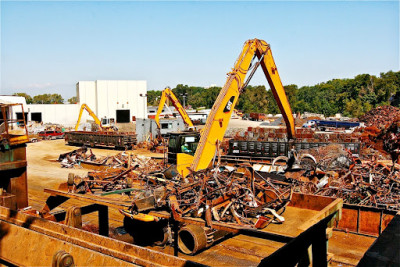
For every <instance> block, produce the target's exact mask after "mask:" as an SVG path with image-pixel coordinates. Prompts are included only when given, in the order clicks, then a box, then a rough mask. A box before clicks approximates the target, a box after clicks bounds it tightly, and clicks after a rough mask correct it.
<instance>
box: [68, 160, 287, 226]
mask: <svg viewBox="0 0 400 267" xmlns="http://www.w3.org/2000/svg"><path fill="white" fill-rule="evenodd" d="M117 158H120V159H121V161H124V162H126V163H127V165H126V166H124V167H121V166H120V165H118V166H116V167H115V168H108V169H106V170H103V171H93V172H89V173H88V176H87V177H84V178H81V177H78V176H72V177H69V180H68V187H69V192H72V193H81V194H87V193H88V194H95V195H101V196H105V195H111V194H121V193H123V194H126V195H128V196H129V198H130V199H131V200H132V206H131V208H130V210H129V215H132V216H133V215H137V214H143V213H148V212H149V211H153V210H164V211H168V212H172V213H173V214H174V216H179V217H192V218H202V219H204V220H205V221H206V224H207V225H208V226H212V224H213V222H223V223H229V224H235V225H241V226H247V227H255V228H264V227H265V226H266V225H267V224H269V223H271V222H279V223H281V222H283V221H284V218H283V217H282V216H281V214H282V213H283V211H284V210H285V209H284V208H285V206H286V205H287V204H288V203H289V201H290V199H291V195H292V188H291V187H287V183H282V182H279V181H273V180H271V179H265V178H262V177H255V176H254V172H253V170H252V168H251V167H250V166H248V167H240V168H233V167H218V168H214V169H207V170H203V171H199V172H196V173H192V174H191V175H189V176H188V177H186V178H183V177H181V176H180V175H176V173H175V172H174V170H173V169H170V168H169V169H163V167H162V164H159V163H157V162H155V161H154V160H152V159H151V158H146V157H138V156H135V155H127V154H124V153H122V154H119V157H117ZM129 159H130V160H129ZM125 214H126V211H125Z"/></svg>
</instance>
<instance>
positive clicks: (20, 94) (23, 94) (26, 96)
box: [13, 93, 32, 104]
mask: <svg viewBox="0 0 400 267" xmlns="http://www.w3.org/2000/svg"><path fill="white" fill-rule="evenodd" d="M13 95H14V96H23V97H25V101H26V103H27V104H32V97H31V96H30V95H28V94H26V93H14V94H13Z"/></svg>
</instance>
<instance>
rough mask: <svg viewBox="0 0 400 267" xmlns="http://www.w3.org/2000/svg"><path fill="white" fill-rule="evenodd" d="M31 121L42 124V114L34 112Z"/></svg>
mask: <svg viewBox="0 0 400 267" xmlns="http://www.w3.org/2000/svg"><path fill="white" fill-rule="evenodd" d="M31 121H36V122H42V112H32V113H31Z"/></svg>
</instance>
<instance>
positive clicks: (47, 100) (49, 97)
mask: <svg viewBox="0 0 400 267" xmlns="http://www.w3.org/2000/svg"><path fill="white" fill-rule="evenodd" d="M32 103H33V104H63V103H64V99H63V98H62V96H61V95H59V94H42V95H36V96H34V97H33V101H32Z"/></svg>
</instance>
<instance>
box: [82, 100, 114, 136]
mask: <svg viewBox="0 0 400 267" xmlns="http://www.w3.org/2000/svg"><path fill="white" fill-rule="evenodd" d="M83 110H86V111H87V112H88V113H89V115H90V116H91V117H92V118H93V119H94V122H95V123H96V124H97V125H98V126H99V128H100V130H101V131H106V130H112V127H111V126H104V125H103V124H102V123H101V121H100V120H99V118H97V116H96V114H94V112H93V111H92V110H91V109H90V108H89V106H88V105H86V104H82V106H81V109H80V111H79V117H78V121H77V122H76V125H75V131H78V128H79V123H80V122H81V118H82V113H83Z"/></svg>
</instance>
